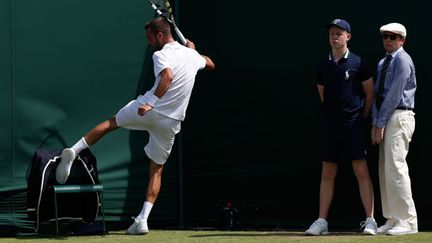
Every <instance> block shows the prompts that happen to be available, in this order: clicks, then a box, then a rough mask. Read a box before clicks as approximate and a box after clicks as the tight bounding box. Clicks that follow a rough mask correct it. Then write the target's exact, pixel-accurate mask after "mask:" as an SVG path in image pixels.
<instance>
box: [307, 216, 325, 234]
mask: <svg viewBox="0 0 432 243" xmlns="http://www.w3.org/2000/svg"><path fill="white" fill-rule="evenodd" d="M327 225H328V224H327V220H325V219H323V218H319V219H317V220H315V222H313V224H312V225H311V226H310V227H309V229H308V230H306V231H305V234H306V235H326V234H328V227H327Z"/></svg>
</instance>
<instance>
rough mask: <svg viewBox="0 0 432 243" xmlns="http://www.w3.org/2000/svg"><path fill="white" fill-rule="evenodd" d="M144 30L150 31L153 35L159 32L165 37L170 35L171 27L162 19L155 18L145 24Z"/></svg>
mask: <svg viewBox="0 0 432 243" xmlns="http://www.w3.org/2000/svg"><path fill="white" fill-rule="evenodd" d="M145 28H146V29H150V31H151V32H152V33H154V34H157V33H158V32H161V33H162V34H164V35H165V36H170V35H171V27H170V25H169V23H168V21H166V20H165V19H164V18H162V17H157V18H154V19H152V20H151V21H149V22H147V23H146V24H145Z"/></svg>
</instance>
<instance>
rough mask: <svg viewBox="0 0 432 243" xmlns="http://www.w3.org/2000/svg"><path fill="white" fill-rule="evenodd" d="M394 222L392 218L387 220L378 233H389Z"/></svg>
mask: <svg viewBox="0 0 432 243" xmlns="http://www.w3.org/2000/svg"><path fill="white" fill-rule="evenodd" d="M394 225H395V224H394V223H393V221H391V220H387V222H386V223H385V224H383V225H381V226H380V227H379V228H378V229H377V232H378V234H387V231H389V230H390V229H391V228H393V227H394Z"/></svg>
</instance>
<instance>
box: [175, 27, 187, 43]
mask: <svg viewBox="0 0 432 243" xmlns="http://www.w3.org/2000/svg"><path fill="white" fill-rule="evenodd" d="M174 30H175V32H176V34H177V36H178V38H179V39H180V41H181V43H183V45H186V38H185V37H184V35H183V34H182V32H180V30H179V28H177V26H174Z"/></svg>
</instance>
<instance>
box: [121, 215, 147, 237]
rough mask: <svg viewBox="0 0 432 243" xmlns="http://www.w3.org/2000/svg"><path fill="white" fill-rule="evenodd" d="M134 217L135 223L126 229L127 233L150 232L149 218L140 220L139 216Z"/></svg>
mask: <svg viewBox="0 0 432 243" xmlns="http://www.w3.org/2000/svg"><path fill="white" fill-rule="evenodd" d="M133 219H134V222H133V224H132V225H131V226H129V228H128V229H127V230H126V234H127V235H143V234H147V233H148V232H149V229H148V226H147V220H139V219H137V218H133Z"/></svg>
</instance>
